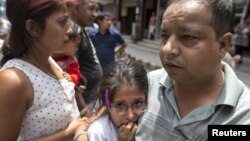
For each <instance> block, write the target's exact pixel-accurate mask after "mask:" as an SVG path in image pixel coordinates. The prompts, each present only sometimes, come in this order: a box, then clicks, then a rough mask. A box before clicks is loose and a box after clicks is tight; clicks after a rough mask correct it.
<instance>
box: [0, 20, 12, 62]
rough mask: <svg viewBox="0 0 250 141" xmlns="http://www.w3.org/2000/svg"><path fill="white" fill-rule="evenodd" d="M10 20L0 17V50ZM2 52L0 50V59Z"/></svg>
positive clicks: (8, 28)
mask: <svg viewBox="0 0 250 141" xmlns="http://www.w3.org/2000/svg"><path fill="white" fill-rule="evenodd" d="M10 26H11V24H10V22H9V21H8V20H6V19H3V18H0V50H1V48H2V46H3V45H4V40H5V38H6V37H7V35H8V32H9V30H10ZM2 57H3V54H2V52H1V51H0V60H1V59H2Z"/></svg>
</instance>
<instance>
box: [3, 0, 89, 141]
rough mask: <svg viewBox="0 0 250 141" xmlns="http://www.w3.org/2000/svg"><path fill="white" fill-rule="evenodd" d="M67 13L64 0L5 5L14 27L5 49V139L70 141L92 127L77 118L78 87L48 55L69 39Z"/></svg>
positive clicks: (30, 0) (20, 0)
mask: <svg viewBox="0 0 250 141" xmlns="http://www.w3.org/2000/svg"><path fill="white" fill-rule="evenodd" d="M67 11H68V10H67V8H66V6H65V4H64V2H63V1H62V0H18V1H16V0H7V1H6V15H7V18H8V20H9V21H10V23H11V25H12V26H11V29H10V32H9V36H8V40H7V41H6V45H5V46H4V47H3V48H2V51H3V59H2V60H1V66H2V68H1V71H0V115H1V116H0V140H1V141H14V140H15V141H16V140H46V141H64V140H65V141H66V140H71V139H73V136H74V133H75V130H76V128H77V127H78V126H80V125H83V124H88V123H86V121H87V119H86V118H85V119H84V118H83V119H81V118H79V111H78V109H77V105H76V101H75V95H74V93H75V91H74V86H73V85H71V83H69V81H68V80H66V79H65V78H64V76H63V74H62V73H61V71H59V70H58V66H57V64H55V63H54V60H53V59H52V58H51V57H50V56H51V54H52V53H53V52H55V51H58V50H62V48H64V46H66V44H67V42H68V41H69V35H70V33H69V32H68V31H69V30H68V29H69V23H68V16H69V15H68V12H67ZM10 124H11V126H10Z"/></svg>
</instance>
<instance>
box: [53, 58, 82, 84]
mask: <svg viewBox="0 0 250 141" xmlns="http://www.w3.org/2000/svg"><path fill="white" fill-rule="evenodd" d="M53 59H54V60H55V61H56V62H57V63H58V65H59V66H60V67H61V68H62V70H63V71H65V72H67V73H68V74H69V75H70V78H71V81H72V82H73V83H75V86H78V84H79V81H80V79H81V78H82V74H81V72H80V65H79V63H78V61H77V59H76V58H75V57H68V56H58V57H53Z"/></svg>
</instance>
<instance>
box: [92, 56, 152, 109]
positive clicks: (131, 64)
mask: <svg viewBox="0 0 250 141" xmlns="http://www.w3.org/2000/svg"><path fill="white" fill-rule="evenodd" d="M124 84H126V85H130V86H135V87H137V88H138V89H139V90H141V91H142V92H144V94H145V96H146V98H147V94H148V78H147V71H146V69H145V68H144V66H143V64H142V62H141V61H139V60H135V59H133V58H129V59H128V60H118V61H116V62H114V63H113V64H111V65H110V66H109V67H108V68H107V69H106V70H105V72H104V74H103V76H102V79H101V82H100V87H99V93H98V97H97V102H98V104H100V106H103V105H105V92H106V90H108V92H109V101H110V102H112V101H113V98H114V95H115V94H116V91H117V89H119V87H120V86H123V85H124Z"/></svg>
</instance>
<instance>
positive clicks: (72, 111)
mask: <svg viewBox="0 0 250 141" xmlns="http://www.w3.org/2000/svg"><path fill="white" fill-rule="evenodd" d="M11 67H14V68H17V69H19V70H21V71H23V72H24V73H25V74H26V75H27V77H28V78H29V80H30V82H31V85H32V87H33V90H34V103H33V105H32V107H30V108H29V109H28V110H27V111H26V113H25V115H24V118H23V121H22V127H21V131H20V134H19V137H18V140H28V139H33V138H37V137H41V136H46V135H49V134H52V133H55V132H57V131H59V130H62V129H65V128H66V127H67V125H68V124H69V122H70V121H71V120H72V119H75V118H77V117H79V111H78V108H77V105H76V100H75V90H74V84H73V83H71V82H69V81H67V80H66V79H61V80H58V79H55V78H53V77H51V76H49V75H48V74H46V73H44V72H43V71H41V70H40V69H38V68H37V67H35V66H33V65H31V64H29V63H27V62H25V61H23V60H19V59H12V60H9V61H8V62H7V63H6V64H5V65H4V66H3V67H2V69H5V68H11ZM66 95H67V96H66Z"/></svg>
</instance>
